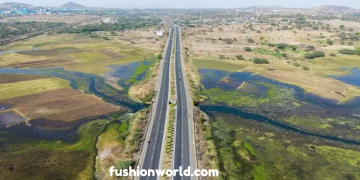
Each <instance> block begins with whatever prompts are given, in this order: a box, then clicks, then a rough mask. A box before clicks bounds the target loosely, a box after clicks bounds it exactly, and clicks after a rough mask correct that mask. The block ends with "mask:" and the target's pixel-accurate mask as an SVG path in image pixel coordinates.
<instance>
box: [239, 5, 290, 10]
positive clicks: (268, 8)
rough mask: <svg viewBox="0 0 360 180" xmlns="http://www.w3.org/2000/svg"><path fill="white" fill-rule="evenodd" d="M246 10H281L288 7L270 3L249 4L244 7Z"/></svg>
mask: <svg viewBox="0 0 360 180" xmlns="http://www.w3.org/2000/svg"><path fill="white" fill-rule="evenodd" d="M243 9H245V10H250V9H252V10H279V9H286V7H284V6H277V5H270V6H260V5H259V6H249V7H245V8H243Z"/></svg>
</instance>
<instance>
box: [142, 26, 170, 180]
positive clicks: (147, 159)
mask: <svg viewBox="0 0 360 180" xmlns="http://www.w3.org/2000/svg"><path fill="white" fill-rule="evenodd" d="M164 21H165V22H166V23H167V24H168V25H169V23H168V21H167V20H164ZM169 27H170V35H169V39H168V45H167V48H166V55H165V58H164V59H163V64H162V67H163V69H162V73H160V79H159V83H160V85H159V90H158V95H157V98H158V99H157V100H156V102H155V104H154V106H155V108H156V109H155V115H154V117H153V119H152V120H151V122H152V123H150V124H149V131H150V132H149V133H150V135H149V137H147V138H146V141H145V142H144V151H145V154H144V157H142V161H140V166H141V169H153V170H156V169H159V166H160V163H161V159H162V152H163V149H162V148H163V144H164V142H163V140H164V130H165V129H164V128H165V124H166V118H167V112H168V110H167V109H168V102H169V84H170V66H169V64H170V59H171V54H172V46H173V37H174V28H173V27H172V26H171V25H169ZM140 179H141V180H152V179H157V177H154V176H147V177H140Z"/></svg>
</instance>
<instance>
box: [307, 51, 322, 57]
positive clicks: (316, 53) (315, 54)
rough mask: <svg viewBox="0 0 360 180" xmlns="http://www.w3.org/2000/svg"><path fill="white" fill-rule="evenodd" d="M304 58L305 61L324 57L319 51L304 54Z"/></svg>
mask: <svg viewBox="0 0 360 180" xmlns="http://www.w3.org/2000/svg"><path fill="white" fill-rule="evenodd" d="M304 57H305V58H306V59H315V58H318V57H325V53H323V52H321V51H315V52H312V53H307V54H305V55H304Z"/></svg>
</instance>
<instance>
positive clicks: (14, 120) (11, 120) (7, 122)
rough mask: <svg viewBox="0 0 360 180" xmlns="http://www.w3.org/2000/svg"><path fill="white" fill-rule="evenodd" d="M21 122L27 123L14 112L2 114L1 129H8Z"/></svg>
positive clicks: (0, 116) (0, 115)
mask: <svg viewBox="0 0 360 180" xmlns="http://www.w3.org/2000/svg"><path fill="white" fill-rule="evenodd" d="M20 122H25V119H24V118H23V117H22V116H20V115H17V114H15V113H14V112H0V127H8V126H11V125H14V124H18V123H20Z"/></svg>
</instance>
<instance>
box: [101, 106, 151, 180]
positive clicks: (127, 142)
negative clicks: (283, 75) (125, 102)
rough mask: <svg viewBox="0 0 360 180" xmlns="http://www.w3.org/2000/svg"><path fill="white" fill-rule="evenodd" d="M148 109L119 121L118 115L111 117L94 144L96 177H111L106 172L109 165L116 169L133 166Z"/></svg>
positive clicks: (143, 134)
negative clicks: (96, 150) (95, 148)
mask: <svg viewBox="0 0 360 180" xmlns="http://www.w3.org/2000/svg"><path fill="white" fill-rule="evenodd" d="M150 111H151V110H150V109H143V110H141V111H139V112H138V113H136V114H134V115H131V116H130V117H127V118H124V117H123V118H122V119H121V121H119V120H118V118H119V117H112V119H111V122H110V123H109V124H108V126H107V127H106V129H105V130H104V133H102V134H101V135H100V136H99V140H98V142H97V145H96V147H97V149H98V154H97V157H96V177H97V178H100V179H113V178H112V177H110V175H109V173H108V170H109V168H110V167H111V166H115V167H116V168H117V169H128V168H129V166H132V167H133V168H135V167H134V166H135V165H136V163H137V162H138V160H139V158H140V150H141V148H142V143H143V141H144V138H145V137H144V136H145V132H146V128H147V124H148V122H149V119H150V117H149V113H150ZM123 179H126V177H123Z"/></svg>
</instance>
